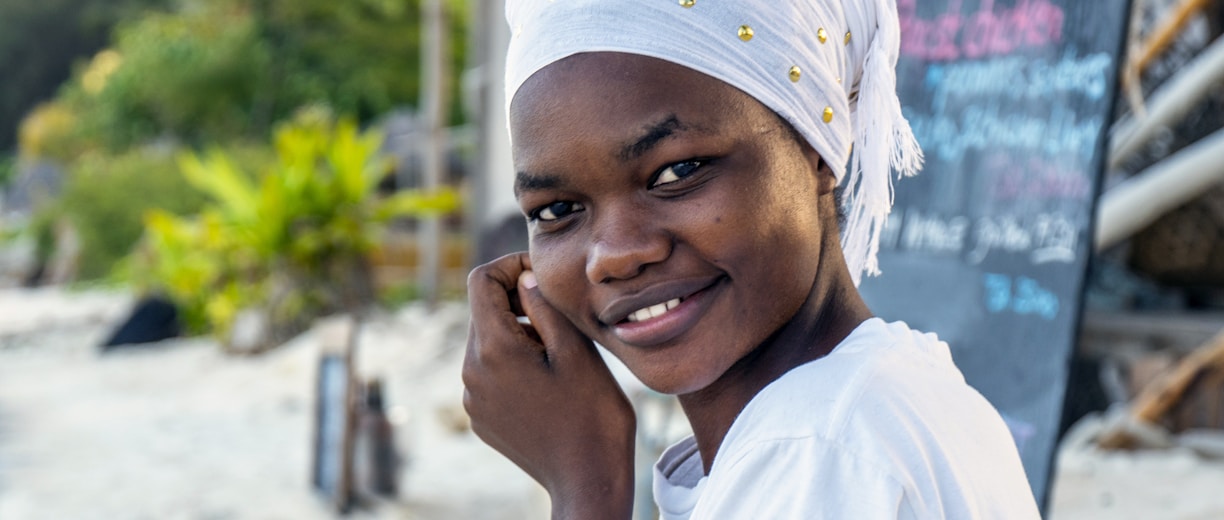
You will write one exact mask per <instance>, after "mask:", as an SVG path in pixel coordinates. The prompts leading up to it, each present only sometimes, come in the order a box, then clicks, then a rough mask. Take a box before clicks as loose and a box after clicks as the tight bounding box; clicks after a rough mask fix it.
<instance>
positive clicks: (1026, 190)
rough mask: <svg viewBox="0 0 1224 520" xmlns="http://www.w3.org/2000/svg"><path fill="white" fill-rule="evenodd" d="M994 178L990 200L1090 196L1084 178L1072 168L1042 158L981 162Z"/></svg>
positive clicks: (996, 157) (995, 158) (1002, 157)
mask: <svg viewBox="0 0 1224 520" xmlns="http://www.w3.org/2000/svg"><path fill="white" fill-rule="evenodd" d="M985 165H986V166H985V167H986V168H987V169H988V170H990V172H991V173H992V174H993V175H994V182H993V184H991V186H990V197H991V198H992V199H993V200H997V201H1013V200H1018V199H1042V200H1051V199H1087V198H1088V197H1089V196H1090V195H1091V194H1092V186H1091V185H1090V184H1089V183H1088V178H1087V177H1085V176H1084V175H1083V173H1081V171H1080V170H1079V169H1077V168H1074V166H1076V165H1069V164H1066V162H1063V163H1055V162H1053V161H1049V160H1046V159H1045V158H1043V157H1035V156H1030V157H1026V158H1015V157H1011V156H1009V155H1007V154H995V155H994V156H992V157H991V158H990V159H988V160H986V161H985Z"/></svg>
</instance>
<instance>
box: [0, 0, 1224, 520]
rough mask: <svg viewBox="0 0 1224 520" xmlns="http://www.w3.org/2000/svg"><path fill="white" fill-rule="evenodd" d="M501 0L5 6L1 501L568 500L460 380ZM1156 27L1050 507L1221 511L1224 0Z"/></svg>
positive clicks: (423, 513)
mask: <svg viewBox="0 0 1224 520" xmlns="http://www.w3.org/2000/svg"><path fill="white" fill-rule="evenodd" d="M501 12H502V6H501V2H500V1H498V0H350V1H346V2H330V1H325V0H0V519H4V520H9V519H40V518H49V519H51V518H54V519H77V518H107V519H110V518H191V519H197V518H198V519H229V518H234V519H245V518H258V519H263V518H295V519H296V518H331V517H333V516H336V515H340V514H347V515H349V516H352V517H356V518H424V519H435V518H436V519H451V518H457V519H468V518H470V519H503V518H504V519H519V518H543V517H545V516H546V515H547V514H548V513H547V511H548V502H547V497H546V496H545V495H544V494H543V492H542V491H540V490H539V489H538V488H537V487H536V486H535V484H534V483H532V482H531V481H530V480H529V479H528V478H527V477H526V476H525V475H523V474H522V473H521V472H520V471H518V470H517V468H515V467H514V466H513V465H511V464H510V463H509V462H507V461H505V460H503V459H502V458H501V457H500V456H499V455H497V454H496V453H494V452H492V451H491V450H489V449H488V448H487V447H485V446H484V445H483V444H482V443H481V442H480V441H479V440H478V439H476V437H475V436H474V435H472V434H471V432H470V430H469V429H468V424H467V419H466V416H465V414H464V412H463V410H462V406H461V404H460V397H461V394H462V385H461V383H460V381H459V377H458V367H459V362H460V361H461V358H462V352H463V345H464V340H465V336H466V333H467V310H466V303H465V301H464V298H465V296H464V287H463V285H464V279H465V276H466V273H467V272H468V270H469V269H470V268H471V267H472V266H473V265H476V264H477V263H479V262H481V261H483V260H488V259H491V258H494V257H496V256H498V255H500V254H502V253H505V252H510V251H515V250H521V249H523V248H525V244H526V230H525V228H524V226H523V224H522V220H521V216H520V215H519V213H518V209H517V205H515V204H514V201H513V199H512V196H511V194H510V192H509V186H510V179H511V171H510V165H509V153H508V149H507V146H508V143H507V142H506V136H505V121H504V112H503V110H504V108H503V105H502V99H501V98H502V85H501V76H502V72H501V71H502V67H503V63H502V60H503V58H504V56H503V53H504V48H505V45H506V41H508V38H509V35H508V30H507V29H506V28H505V27H504V22H503V19H502V16H501ZM1131 26H1132V27H1131V34H1130V37H1129V41H1130V43H1129V44H1128V51H1127V53H1128V56H1129V57H1128V61H1127V64H1126V66H1125V67H1123V74H1122V77H1121V78H1119V81H1120V84H1121V85H1122V88H1121V91H1120V92H1121V93H1120V95H1119V102H1118V108H1117V110H1116V118H1115V121H1114V122H1113V123H1112V130H1111V132H1112V138H1111V144H1110V147H1111V148H1110V159H1109V161H1108V169H1107V176H1106V180H1105V191H1104V194H1103V195H1102V197H1101V209H1100V212H1099V213H1098V224H1099V225H1102V228H1103V229H1108V233H1111V234H1110V235H1109V236H1106V237H1104V238H1102V237H1101V236H1100V235H1098V245H1099V246H1100V248H1099V251H1098V254H1097V255H1096V256H1095V257H1094V258H1093V260H1092V263H1091V265H1090V268H1089V275H1088V282H1087V285H1088V288H1087V295H1086V298H1085V302H1086V303H1085V309H1084V318H1083V319H1082V327H1081V329H1082V330H1081V334H1080V340H1079V345H1078V347H1077V353H1076V356H1075V359H1074V360H1073V363H1072V384H1071V387H1070V390H1069V392H1070V394H1071V396H1070V397H1069V398H1068V406H1067V409H1066V410H1065V412H1064V420H1063V423H1064V430H1065V431H1068V432H1069V433H1067V435H1066V437H1064V442H1063V443H1062V447H1061V448H1060V451H1059V453H1058V454H1056V455H1055V454H1052V456H1057V457H1058V459H1057V460H1058V463H1057V465H1056V467H1057V469H1056V474H1055V476H1054V484H1053V486H1054V487H1053V491H1052V493H1053V495H1052V500H1051V504H1050V510H1049V511H1050V516H1051V517H1053V518H1059V519H1072V518H1203V519H1206V518H1224V495H1222V494H1221V493H1219V490H1220V489H1224V462H1221V460H1222V459H1224V437H1221V434H1220V431H1221V429H1222V428H1224V354H1221V353H1220V352H1221V351H1224V347H1222V346H1221V343H1224V341H1221V340H1220V339H1219V338H1217V336H1216V335H1217V334H1218V333H1219V332H1220V331H1221V330H1224V291H1222V288H1224V147H1222V146H1221V144H1220V143H1221V142H1222V141H1221V139H1224V138H1222V137H1221V135H1220V128H1221V127H1222V126H1224V59H1222V58H1221V56H1224V46H1222V45H1224V40H1221V39H1220V38H1219V36H1220V34H1221V32H1222V31H1224V2H1220V1H1219V0H1214V1H1213V0H1135V1H1134V8H1133V13H1132V22H1131ZM1187 85H1189V86H1187ZM1162 103H1163V104H1162ZM1187 164H1188V166H1187ZM1170 171H1172V172H1173V173H1171V174H1170V173H1168V172H1170ZM1186 171H1189V173H1186ZM1153 172H1155V173H1158V174H1159V173H1165V174H1167V175H1165V176H1164V177H1162V179H1165V180H1163V181H1158V182H1156V183H1154V184H1141V185H1138V187H1137V188H1136V186H1137V183H1136V182H1135V181H1136V180H1138V179H1151V178H1152V177H1153V176H1152V175H1148V174H1151V173H1153ZM1187 179H1190V180H1187ZM1171 187H1172V188H1171ZM1136 201H1137V202H1136ZM1109 211H1113V212H1114V213H1108V212H1109ZM1111 215H1112V216H1111ZM1118 215H1122V217H1119V216H1118ZM1119 222H1121V223H1119ZM1101 232H1102V231H1101V230H1098V233H1101ZM337 316H339V318H337ZM329 317H330V318H329ZM1213 338H1216V339H1214V340H1213ZM333 362H334V364H329V363H333ZM334 367H339V368H335V370H334V371H333V368H334ZM630 379H631V378H629V377H626V384H627V385H628V388H629V390H630V394H631V395H633V397H634V400H635V401H636V404H637V405H638V406H639V408H640V411H641V412H640V413H641V415H642V419H641V421H640V424H641V425H642V427H641V430H642V432H641V436H642V440H641V442H642V443H641V446H640V449H639V452H640V454H641V455H642V459H643V465H644V467H646V465H648V464H649V462H650V461H651V459H653V454H654V453H656V452H657V451H658V450H660V449H661V448H662V447H663V446H665V445H666V444H667V443H668V442H671V441H673V440H675V439H677V438H678V437H679V436H680V435H683V433H684V431H683V428H684V427H683V421H682V419H683V418H682V416H680V414H679V413H678V411H676V410H675V407H674V404H673V403H672V402H671V401H669V400H668V399H665V398H662V397H660V396H656V395H653V394H651V393H650V392H648V391H647V390H645V389H644V388H641V387H640V386H635V385H636V384H635V383H634V382H633V381H631V380H630ZM1111 410H1112V411H1111ZM337 418H338V419H337ZM639 473H643V471H639ZM647 474H648V473H647ZM644 485H648V483H644ZM644 489H649V488H648V487H645V488H644ZM639 494H641V493H639ZM639 498H642V497H639ZM640 510H641V517H642V518H647V517H650V515H651V512H650V509H649V506H648V504H645V505H643V506H642V507H641V508H640Z"/></svg>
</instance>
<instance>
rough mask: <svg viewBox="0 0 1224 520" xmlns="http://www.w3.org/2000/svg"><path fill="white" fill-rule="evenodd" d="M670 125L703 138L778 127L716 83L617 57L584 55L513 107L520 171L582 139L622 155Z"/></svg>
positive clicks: (526, 87)
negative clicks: (625, 147) (626, 146)
mask: <svg viewBox="0 0 1224 520" xmlns="http://www.w3.org/2000/svg"><path fill="white" fill-rule="evenodd" d="M669 120H672V121H673V123H672V124H673V125H675V126H676V127H677V128H674V130H684V131H703V132H721V131H726V129H727V128H728V125H730V124H732V123H734V124H736V125H744V126H752V125H759V124H763V123H776V121H777V120H776V117H775V116H773V115H772V112H771V111H769V110H768V109H767V108H765V107H764V106H763V105H761V104H760V103H759V102H757V101H756V100H755V99H753V98H752V97H751V96H748V95H747V94H744V93H743V92H741V91H739V90H738V89H736V88H734V87H732V86H730V85H728V84H726V83H724V82H722V81H719V80H717V79H715V78H712V77H710V76H707V75H705V74H702V73H700V72H697V71H694V70H692V69H689V68H687V67H684V66H681V65H677V64H674V63H671V62H668V61H664V60H660V59H656V58H651V57H646V56H639V55H633V54H624V53H613V52H597V53H584V54H577V55H574V56H570V57H568V58H565V59H562V60H559V61H557V62H555V63H553V64H551V65H549V66H547V67H545V68H543V69H541V70H540V71H539V72H537V73H536V74H534V75H533V76H532V77H531V78H529V79H528V80H527V81H526V82H524V84H523V86H522V87H520V88H519V90H518V92H517V93H516V94H515V96H514V99H513V100H512V101H511V105H510V131H511V135H512V142H513V145H514V155H515V162H516V164H517V163H520V162H522V161H524V160H534V158H536V157H538V156H540V155H544V156H548V155H551V152H558V151H564V150H565V149H568V148H570V147H572V145H573V144H574V143H573V142H574V141H575V140H579V139H582V140H586V141H595V142H600V143H604V144H606V145H607V146H609V147H610V148H614V147H616V146H617V145H618V144H621V143H624V142H626V141H627V140H632V139H634V138H636V137H640V136H639V134H641V133H642V132H649V131H650V130H651V129H652V128H655V127H657V126H659V125H660V124H663V123H665V122H667V121H669Z"/></svg>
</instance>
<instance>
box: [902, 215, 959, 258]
mask: <svg viewBox="0 0 1224 520" xmlns="http://www.w3.org/2000/svg"><path fill="white" fill-rule="evenodd" d="M901 218H902V219H904V228H903V230H902V231H901V243H902V246H903V247H904V248H905V249H909V250H914V251H929V252H934V253H960V252H961V251H963V250H964V249H965V236H966V234H967V232H968V231H969V219H967V218H965V217H951V218H947V219H945V218H942V217H939V216H938V215H928V214H924V213H923V212H921V211H919V210H916V209H910V210H908V211H906V212H905V214H904V215H902V216H901Z"/></svg>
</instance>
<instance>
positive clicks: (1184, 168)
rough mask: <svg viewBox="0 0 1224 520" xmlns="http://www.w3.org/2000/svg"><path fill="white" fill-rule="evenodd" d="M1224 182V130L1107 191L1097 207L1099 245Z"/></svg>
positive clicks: (1112, 241)
mask: <svg viewBox="0 0 1224 520" xmlns="http://www.w3.org/2000/svg"><path fill="white" fill-rule="evenodd" d="M1222 182H1224V130H1216V131H1215V133H1213V134H1211V135H1209V136H1207V137H1205V138H1203V139H1200V140H1198V141H1197V142H1195V143H1194V144H1192V145H1190V146H1187V147H1186V148H1184V149H1182V150H1181V151H1179V152H1177V153H1175V154H1173V155H1172V156H1170V157H1168V158H1166V159H1165V160H1163V161H1160V162H1159V163H1156V164H1155V165H1152V167H1150V168H1148V169H1146V170H1144V171H1142V172H1139V173H1138V174H1137V175H1135V176H1134V177H1131V178H1130V179H1127V180H1126V181H1125V182H1123V183H1122V184H1119V185H1117V186H1116V187H1114V188H1113V189H1110V190H1109V191H1107V192H1105V193H1104V194H1103V195H1102V196H1101V200H1100V203H1099V204H1098V205H1097V229H1096V237H1095V245H1096V249H1097V250H1098V251H1099V250H1102V249H1105V248H1107V247H1109V246H1112V245H1114V244H1116V243H1118V242H1120V241H1121V240H1123V239H1125V238H1126V237H1129V236H1131V235H1132V234H1134V233H1135V232H1137V231H1139V230H1140V229H1143V228H1144V227H1146V226H1147V225H1149V224H1151V223H1152V222H1154V221H1156V219H1158V218H1160V216H1161V215H1164V214H1165V213H1167V212H1169V211H1170V210H1172V209H1174V208H1176V207H1178V206H1181V205H1182V204H1185V203H1186V202H1189V201H1190V200H1192V199H1194V198H1195V197H1197V196H1199V195H1201V194H1202V193H1203V192H1204V191H1206V190H1208V189H1210V188H1212V187H1213V186H1215V185H1217V184H1220V183H1222Z"/></svg>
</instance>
